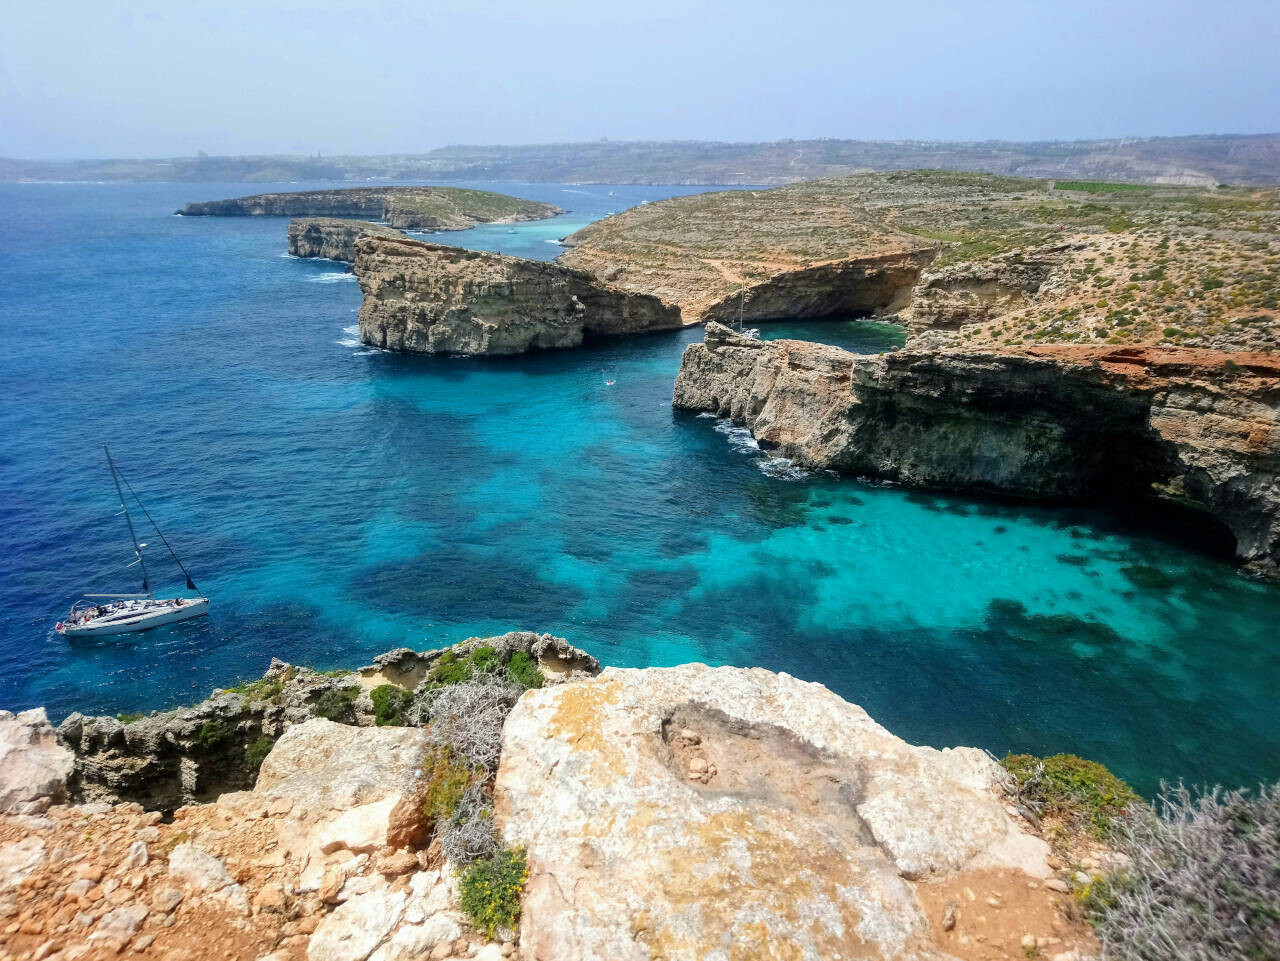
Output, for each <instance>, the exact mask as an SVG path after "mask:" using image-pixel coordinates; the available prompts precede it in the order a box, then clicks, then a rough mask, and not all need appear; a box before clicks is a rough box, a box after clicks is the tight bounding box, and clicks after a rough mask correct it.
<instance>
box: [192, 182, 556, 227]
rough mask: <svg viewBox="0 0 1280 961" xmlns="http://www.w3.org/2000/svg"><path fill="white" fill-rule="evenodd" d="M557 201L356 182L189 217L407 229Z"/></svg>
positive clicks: (522, 213) (209, 204)
mask: <svg viewBox="0 0 1280 961" xmlns="http://www.w3.org/2000/svg"><path fill="white" fill-rule="evenodd" d="M563 212H564V211H562V210H561V209H560V208H559V207H557V206H555V205H554V204H547V203H542V202H540V201H536V200H522V199H520V198H519V197H508V196H507V195H506V194H497V193H492V192H491V191H488V190H465V189H462V188H458V187H351V188H346V189H339V190H298V191H290V192H287V193H273V194H255V195H254V196H251V197H236V198H234V199H231V200H210V201H204V202H201V203H189V204H187V205H186V206H185V207H183V208H182V209H181V210H179V211H177V213H179V214H181V215H182V216H184V217H354V218H357V219H360V220H380V221H385V222H386V223H387V224H389V225H390V226H392V227H398V228H401V229H404V230H466V229H467V228H469V227H474V226H475V225H476V224H481V223H514V222H515V221H519V220H542V219H545V218H547V217H554V216H555V215H556V214H560V213H563Z"/></svg>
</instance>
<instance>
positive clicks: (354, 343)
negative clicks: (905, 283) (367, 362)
mask: <svg viewBox="0 0 1280 961" xmlns="http://www.w3.org/2000/svg"><path fill="white" fill-rule="evenodd" d="M334 343H335V344H337V345H338V346H340V347H359V346H360V341H358V340H355V339H353V338H350V337H344V338H342V340H335V341H334Z"/></svg>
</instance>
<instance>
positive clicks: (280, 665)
mask: <svg viewBox="0 0 1280 961" xmlns="http://www.w3.org/2000/svg"><path fill="white" fill-rule="evenodd" d="M481 646H488V647H492V648H493V649H494V650H495V652H496V653H497V654H498V656H499V658H500V659H502V660H503V661H505V660H508V659H509V658H510V656H511V655H512V654H513V653H515V652H517V651H523V652H525V653H527V654H529V655H530V656H531V657H532V658H533V659H534V661H535V663H536V664H537V666H538V668H539V669H540V670H541V671H542V672H543V675H544V677H545V678H546V679H547V682H548V683H556V682H558V681H561V680H568V679H573V678H578V677H589V676H592V675H594V674H596V673H599V670H600V665H599V662H597V661H596V659H595V658H594V657H592V656H591V655H590V654H588V653H586V652H585V651H581V650H578V649H577V648H575V647H573V646H572V645H570V644H569V643H568V642H567V641H565V640H564V638H559V637H553V636H551V635H550V634H537V633H534V632H531V631H512V632H510V633H508V634H503V635H501V636H498V637H488V638H472V639H470V640H468V641H464V642H462V643H461V644H458V645H455V646H453V647H451V648H441V649H439V650H435V651H426V652H417V651H413V650H410V649H409V648H400V649H398V650H395V651H390V652H388V653H386V654H382V655H380V656H378V657H377V658H375V659H374V663H373V664H371V665H369V666H367V667H362V668H360V669H358V670H356V671H351V672H349V673H345V674H343V673H339V674H338V675H336V676H335V675H331V674H322V673H319V672H316V671H313V670H310V669H308V668H304V667H296V666H293V665H290V664H286V663H284V662H283V661H279V660H272V662H271V665H270V667H269V668H268V669H267V671H266V673H265V674H264V675H263V676H262V678H261V679H260V680H258V681H253V682H250V683H247V684H243V685H240V686H239V687H238V688H235V689H231V690H225V691H215V692H214V693H213V695H212V696H211V697H209V698H208V699H206V700H204V701H202V702H200V703H199V704H196V705H193V706H191V707H183V708H177V709H176V710H172V711H165V712H163V713H152V714H151V715H150V716H147V717H140V718H135V719H132V720H127V721H122V720H120V719H118V718H114V717H86V716H84V715H82V714H79V713H76V714H72V715H70V716H69V717H67V718H66V719H65V720H64V721H63V722H62V724H61V725H60V726H59V727H58V730H57V736H58V740H59V741H60V742H61V743H62V744H63V745H65V746H66V748H70V752H67V751H66V750H65V749H63V748H60V747H58V746H57V745H56V744H54V745H53V746H52V747H51V748H50V752H51V753H50V754H49V757H50V758H55V759H56V761H57V764H61V765H67V766H69V765H70V764H71V761H72V759H73V754H74V769H73V770H69V771H67V772H65V773H62V774H61V778H62V780H63V781H65V782H67V790H68V792H69V794H70V796H71V797H72V798H74V799H75V800H79V801H107V802H119V801H134V802H137V803H139V804H142V805H143V806H144V807H146V808H148V809H157V810H162V811H172V810H174V809H175V808H177V807H180V806H181V805H184V804H193V803H198V802H201V801H209V800H212V799H214V798H216V797H217V796H218V795H220V794H223V793H225V792H227V791H236V790H244V789H247V788H249V787H251V786H252V785H253V784H254V781H255V778H256V777H258V776H259V775H258V773H257V770H256V768H255V767H254V764H253V754H254V753H255V752H258V754H259V757H258V760H260V759H261V753H262V752H265V750H266V749H267V748H269V747H270V745H271V744H272V743H273V742H276V741H277V739H278V738H280V737H281V735H283V734H285V732H287V731H289V730H290V729H291V728H293V727H294V725H297V724H302V723H304V722H307V721H310V720H311V719H312V718H315V717H317V716H321V717H326V718H328V719H330V720H334V721H338V722H341V723H344V724H350V725H356V726H359V727H368V726H372V725H374V724H375V720H376V719H375V715H374V707H373V703H372V700H371V698H370V694H369V692H370V691H371V690H372V689H374V688H376V687H378V686H379V685H383V684H392V685H394V686H396V687H399V688H401V689H402V690H405V691H410V692H413V694H414V698H413V701H412V702H411V704H410V706H409V707H408V708H407V709H406V717H407V718H408V719H409V720H415V721H416V720H417V719H418V718H419V716H420V705H421V704H422V703H423V701H424V698H426V697H427V695H428V689H429V687H430V685H429V683H428V682H427V680H426V678H427V675H428V673H429V672H430V670H431V668H432V667H433V666H434V665H435V664H436V662H437V661H438V660H439V659H440V658H441V657H442V656H444V655H445V653H446V651H449V652H451V653H452V654H453V655H455V656H464V655H466V654H468V653H469V652H471V651H473V650H475V649H476V648H478V647H481ZM34 713H35V712H27V713H26V714H23V715H19V719H21V718H26V717H28V715H31V716H33V717H34ZM40 718H43V714H42V713H41V714H40ZM3 722H4V719H3V718H2V717H0V737H2V736H3V732H4V731H5V727H4V723H3ZM32 723H34V722H32ZM46 726H47V725H46ZM23 730H28V728H23ZM26 736H27V735H26V734H24V735H22V737H18V735H16V734H15V735H14V737H15V738H16V739H17V740H22V738H24V737H26ZM23 743H24V744H26V743H27V742H26V741H23ZM251 749H252V750H251ZM71 752H73V754H72V753H71ZM23 756H24V757H26V758H34V757H36V755H35V754H34V753H33V752H31V751H30V750H27V751H25V753H24V755H23ZM15 763H16V762H15ZM24 763H25V762H24ZM30 763H35V762H34V761H31V762H30ZM48 764H49V765H53V764H54V762H53V761H52V760H51V761H49V762H48ZM17 770H19V769H18V768H16V767H15V771H17ZM23 770H24V771H25V769H23ZM59 770H61V768H59ZM53 781H54V779H46V780H40V779H38V778H36V777H35V776H34V775H31V774H30V773H29V772H28V773H24V774H22V783H23V784H29V785H42V786H41V787H39V790H46V787H45V786H43V785H51V784H52V783H53ZM3 783H4V782H3V775H2V774H0V784H3ZM49 790H52V788H49ZM55 793H56V792H55Z"/></svg>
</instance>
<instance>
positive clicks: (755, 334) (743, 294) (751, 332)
mask: <svg viewBox="0 0 1280 961" xmlns="http://www.w3.org/2000/svg"><path fill="white" fill-rule="evenodd" d="M746 307H747V283H746V281H743V282H742V289H741V290H739V291H738V333H740V334H741V335H742V336H743V337H750V338H752V339H754V340H759V339H760V331H759V330H757V329H756V328H755V327H744V326H743V324H742V315H743V314H744V313H745V312H746Z"/></svg>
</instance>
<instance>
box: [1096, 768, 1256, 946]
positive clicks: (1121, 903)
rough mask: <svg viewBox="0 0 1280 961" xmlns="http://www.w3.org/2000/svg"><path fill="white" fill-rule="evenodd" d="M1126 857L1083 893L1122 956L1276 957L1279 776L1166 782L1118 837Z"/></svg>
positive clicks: (1104, 936)
mask: <svg viewBox="0 0 1280 961" xmlns="http://www.w3.org/2000/svg"><path fill="white" fill-rule="evenodd" d="M1114 842H1115V844H1116V846H1117V847H1118V848H1119V849H1120V850H1121V851H1123V852H1124V853H1125V854H1127V855H1128V856H1129V858H1130V861H1129V863H1128V864H1127V865H1126V866H1125V867H1123V868H1121V869H1119V870H1117V871H1114V872H1112V873H1111V874H1109V875H1108V876H1106V877H1105V878H1104V879H1102V880H1101V881H1095V882H1093V883H1091V884H1090V885H1088V886H1087V890H1085V891H1083V892H1082V901H1083V903H1084V907H1085V909H1086V911H1088V913H1089V916H1090V919H1091V920H1092V921H1093V923H1094V927H1095V929H1096V931H1097V935H1098V939H1099V940H1100V941H1101V942H1102V953H1103V957H1107V958H1115V959H1116V961H1166V959H1171V958H1177V959H1179V961H1228V959H1231V961H1236V959H1275V958H1278V957H1280V785H1273V786H1271V787H1263V788H1261V789H1260V790H1259V791H1258V792H1257V794H1256V795H1250V794H1247V793H1246V792H1244V791H1223V790H1222V789H1221V788H1214V789H1213V790H1212V791H1208V792H1205V793H1204V794H1202V795H1200V796H1199V797H1194V796H1193V795H1192V794H1191V792H1189V791H1188V790H1187V789H1186V788H1184V787H1181V786H1179V787H1178V788H1177V789H1176V790H1167V789H1166V791H1165V793H1164V794H1163V795H1162V796H1161V797H1160V798H1159V800H1158V802H1157V807H1155V808H1152V807H1147V806H1146V805H1140V806H1137V807H1135V810H1134V812H1133V814H1132V816H1130V817H1127V818H1124V819H1122V820H1121V821H1120V822H1119V824H1118V826H1117V830H1116V836H1115V839H1114Z"/></svg>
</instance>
